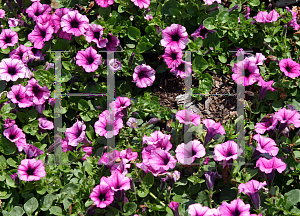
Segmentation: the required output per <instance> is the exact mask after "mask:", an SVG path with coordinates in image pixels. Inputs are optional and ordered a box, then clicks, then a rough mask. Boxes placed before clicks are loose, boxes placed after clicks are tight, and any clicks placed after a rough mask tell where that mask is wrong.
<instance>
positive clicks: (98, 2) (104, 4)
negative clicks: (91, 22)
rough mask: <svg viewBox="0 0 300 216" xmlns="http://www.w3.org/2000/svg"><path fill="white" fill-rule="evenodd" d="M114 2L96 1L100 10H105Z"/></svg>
mask: <svg viewBox="0 0 300 216" xmlns="http://www.w3.org/2000/svg"><path fill="white" fill-rule="evenodd" d="M114 2H115V1H114V0H96V3H97V5H99V6H100V7H102V8H107V7H109V6H110V5H112V4H114Z"/></svg>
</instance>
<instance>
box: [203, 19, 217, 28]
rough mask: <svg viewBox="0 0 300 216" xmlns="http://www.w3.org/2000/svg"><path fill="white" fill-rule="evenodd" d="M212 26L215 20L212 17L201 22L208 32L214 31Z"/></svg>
mask: <svg viewBox="0 0 300 216" xmlns="http://www.w3.org/2000/svg"><path fill="white" fill-rule="evenodd" d="M214 24H215V19H214V18H212V17H208V18H206V19H205V20H204V21H203V25H204V27H205V28H207V29H208V30H212V29H214V28H215V26H214Z"/></svg>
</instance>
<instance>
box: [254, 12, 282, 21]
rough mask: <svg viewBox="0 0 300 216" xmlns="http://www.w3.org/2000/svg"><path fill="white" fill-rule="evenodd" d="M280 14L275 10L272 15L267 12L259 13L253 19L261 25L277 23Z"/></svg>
mask: <svg viewBox="0 0 300 216" xmlns="http://www.w3.org/2000/svg"><path fill="white" fill-rule="evenodd" d="M278 17H279V13H277V12H276V10H275V9H273V10H272V11H271V12H270V13H268V12H267V11H259V12H258V14H257V15H256V16H255V17H253V18H254V19H255V20H256V22H259V23H272V22H276V21H277V20H278Z"/></svg>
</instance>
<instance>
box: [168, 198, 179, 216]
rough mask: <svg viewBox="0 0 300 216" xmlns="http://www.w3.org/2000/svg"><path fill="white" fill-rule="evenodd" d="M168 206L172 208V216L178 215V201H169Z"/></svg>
mask: <svg viewBox="0 0 300 216" xmlns="http://www.w3.org/2000/svg"><path fill="white" fill-rule="evenodd" d="M169 208H170V209H171V210H172V212H173V214H174V216H179V211H178V208H179V203H178V202H174V201H171V202H170V204H169Z"/></svg>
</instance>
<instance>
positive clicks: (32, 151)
mask: <svg viewBox="0 0 300 216" xmlns="http://www.w3.org/2000/svg"><path fill="white" fill-rule="evenodd" d="M23 151H24V152H25V154H26V155H27V159H32V158H36V157H38V156H40V155H42V154H44V151H42V150H40V149H39V148H37V147H36V146H34V145H31V144H27V145H25V146H24V147H23Z"/></svg>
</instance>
